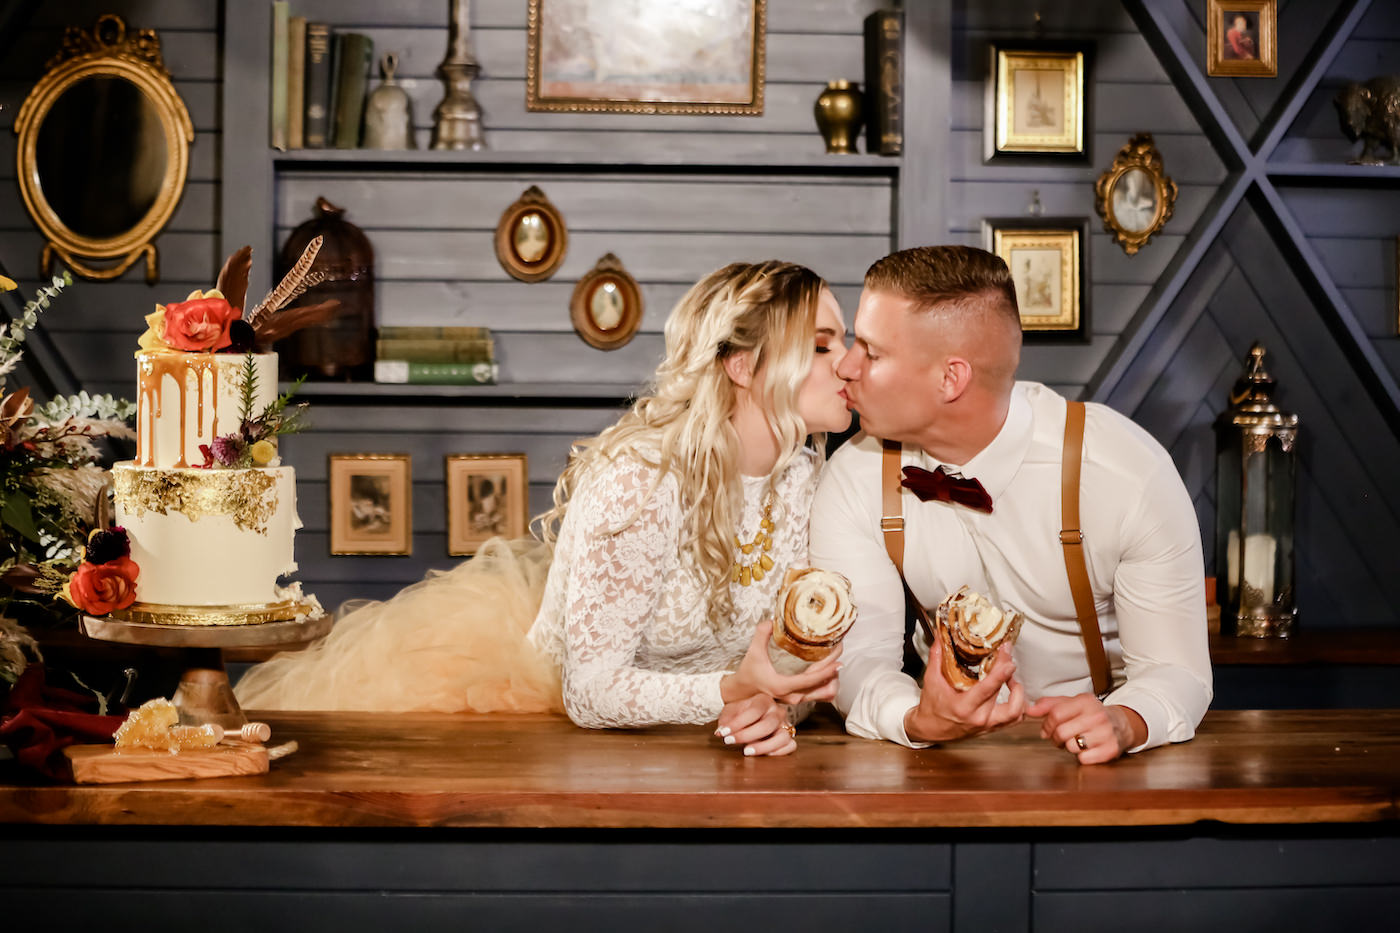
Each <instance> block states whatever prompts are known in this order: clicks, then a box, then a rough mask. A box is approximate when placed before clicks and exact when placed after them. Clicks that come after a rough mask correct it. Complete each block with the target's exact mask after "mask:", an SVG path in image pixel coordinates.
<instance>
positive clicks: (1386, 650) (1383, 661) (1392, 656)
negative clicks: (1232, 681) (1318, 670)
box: [1210, 628, 1400, 665]
mask: <svg viewBox="0 0 1400 933" xmlns="http://www.w3.org/2000/svg"><path fill="white" fill-rule="evenodd" d="M1210 658H1211V661H1212V662H1213V663H1214V664H1216V665H1287V664H1373V665H1392V664H1400V629H1394V628H1338V629H1303V630H1301V631H1298V632H1296V633H1295V634H1294V635H1293V636H1292V637H1291V638H1237V637H1235V636H1232V635H1212V636H1210Z"/></svg>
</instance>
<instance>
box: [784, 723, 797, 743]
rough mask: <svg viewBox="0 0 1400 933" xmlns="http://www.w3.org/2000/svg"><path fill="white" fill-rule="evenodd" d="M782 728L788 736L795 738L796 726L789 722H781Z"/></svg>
mask: <svg viewBox="0 0 1400 933" xmlns="http://www.w3.org/2000/svg"><path fill="white" fill-rule="evenodd" d="M783 728H784V729H786V730H787V734H788V737H789V738H794V739H795V738H797V727H796V726H794V725H793V724H792V723H790V722H785V723H783Z"/></svg>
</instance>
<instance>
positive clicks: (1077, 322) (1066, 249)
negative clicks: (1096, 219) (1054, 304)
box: [985, 217, 1088, 339]
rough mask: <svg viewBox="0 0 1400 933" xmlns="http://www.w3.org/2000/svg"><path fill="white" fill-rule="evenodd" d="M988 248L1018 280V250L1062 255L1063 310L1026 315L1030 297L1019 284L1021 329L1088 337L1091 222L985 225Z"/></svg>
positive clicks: (1005, 220) (999, 221) (1006, 220)
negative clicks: (1088, 234)
mask: <svg viewBox="0 0 1400 933" xmlns="http://www.w3.org/2000/svg"><path fill="white" fill-rule="evenodd" d="M985 223H986V232H987V240H988V241H989V242H988V244H987V248H988V249H989V250H990V251H991V252H993V253H995V254H996V255H998V256H1000V257H1001V258H1002V260H1003V261H1005V262H1006V264H1007V266H1008V268H1010V269H1011V273H1012V277H1013V278H1014V277H1015V276H1016V269H1015V266H1014V265H1013V262H1012V260H1013V253H1014V252H1015V251H1016V250H1024V249H1032V250H1054V251H1055V252H1057V253H1058V254H1059V260H1058V273H1059V274H1058V278H1059V288H1060V307H1059V309H1058V311H1057V312H1056V313H1055V314H1026V312H1025V308H1026V305H1027V296H1026V295H1025V294H1023V293H1022V289H1021V285H1020V283H1018V284H1017V287H1016V290H1017V295H1016V298H1017V303H1018V304H1019V305H1020V306H1021V329H1022V330H1023V331H1025V332H1026V333H1027V334H1036V335H1038V336H1044V337H1050V336H1054V337H1057V338H1058V337H1072V338H1078V339H1086V338H1087V336H1088V327H1087V324H1088V301H1087V297H1086V295H1085V290H1084V283H1085V280H1086V275H1085V272H1086V259H1087V253H1086V248H1085V240H1086V237H1085V234H1086V232H1087V227H1088V219H1087V218H1083V217H1077V218H1075V217H1036V218H1023V217H1007V218H992V219H988V220H987V221H986V222H985Z"/></svg>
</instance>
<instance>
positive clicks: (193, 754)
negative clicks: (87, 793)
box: [63, 741, 268, 784]
mask: <svg viewBox="0 0 1400 933" xmlns="http://www.w3.org/2000/svg"><path fill="white" fill-rule="evenodd" d="M63 754H65V755H67V756H68V762H69V764H70V765H71V767H72V769H73V780H74V781H75V782H77V783H79V784H118V783H123V782H126V781H175V780H181V779H184V778H207V777H230V776H233V775H239V774H266V773H267V768H268V757H267V747H266V746H264V745H261V744H258V743H256V742H235V741H224V742H220V743H219V744H218V745H215V746H213V747H212V748H200V749H190V750H187V751H182V752H180V753H178V754H173V755H172V754H171V753H170V752H164V751H155V750H153V749H149V748H116V747H114V746H112V745H70V746H68V747H67V748H65V749H64V750H63Z"/></svg>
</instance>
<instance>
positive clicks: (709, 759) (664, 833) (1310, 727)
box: [0, 710, 1400, 933]
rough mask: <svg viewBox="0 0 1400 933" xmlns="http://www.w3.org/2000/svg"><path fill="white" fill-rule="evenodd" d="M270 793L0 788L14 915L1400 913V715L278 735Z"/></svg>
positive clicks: (675, 918)
mask: <svg viewBox="0 0 1400 933" xmlns="http://www.w3.org/2000/svg"><path fill="white" fill-rule="evenodd" d="M254 715H255V716H256V718H259V719H263V720H265V721H267V722H268V723H269V724H270V725H271V726H272V731H273V735H272V744H274V745H275V744H277V743H281V742H287V741H289V740H293V739H294V740H296V742H297V743H298V745H299V749H298V751H296V752H295V753H293V754H291V755H289V756H287V757H285V758H282V759H279V760H276V761H274V762H273V763H272V767H271V771H270V772H269V773H268V774H264V775H256V776H246V777H229V778H213V779H206V780H198V781H193V780H183V781H165V782H149V783H141V784H113V785H86V786H73V785H53V784H38V783H34V784H29V783H9V784H3V785H0V903H4V904H6V905H7V906H8V907H9V909H10V910H11V912H13V914H14V915H15V916H29V917H39V916H43V917H47V918H49V919H50V921H51V923H50V925H52V926H54V928H56V929H79V928H83V927H87V926H92V927H99V926H104V925H110V921H111V920H112V918H114V917H123V916H139V917H141V918H142V922H141V926H140V929H142V930H143V931H151V930H161V929H169V930H181V931H184V930H188V929H189V925H190V923H191V922H192V918H197V919H198V925H199V927H200V928H201V931H202V933H206V931H215V930H223V929H228V930H246V929H249V928H260V927H265V926H267V925H268V918H270V917H275V918H276V922H275V923H273V924H272V927H273V928H279V929H335V930H346V931H358V930H366V931H369V930H374V931H382V930H384V929H405V930H436V929H443V930H454V931H460V930H464V929H481V930H497V929H501V930H516V929H518V930H538V929H548V928H551V926H553V927H559V926H563V925H565V924H567V928H568V929H569V931H570V933H576V931H583V930H608V931H610V933H615V931H617V930H631V929H660V930H696V931H706V933H713V931H715V930H722V929H726V928H729V929H736V930H739V929H766V928H775V929H796V930H803V931H809V930H825V929H839V930H852V929H870V930H901V929H919V930H921V931H927V930H935V931H936V930H952V931H969V933H971V931H978V933H984V931H988V930H1021V931H1027V933H1029V931H1031V930H1034V931H1035V933H1047V931H1066V933H1069V931H1082V930H1114V931H1118V930H1134V931H1138V930H1161V931H1164V933H1165V931H1176V930H1182V929H1229V930H1231V931H1232V933H1239V931H1244V930H1256V929H1257V930H1265V929H1277V928H1285V927H1286V928H1294V927H1300V928H1311V929H1317V930H1332V929H1356V928H1363V927H1365V928H1369V927H1371V926H1374V920H1375V918H1376V917H1377V916H1381V915H1386V914H1393V913H1394V912H1395V911H1396V910H1400V820H1397V815H1400V710H1355V711H1340V710H1334V711H1264V710H1251V711H1229V710H1222V711H1214V712H1211V713H1210V714H1209V715H1208V716H1207V717H1206V720H1205V722H1204V723H1203V724H1202V726H1201V729H1200V730H1199V733H1198V735H1197V737H1196V738H1195V740H1193V741H1192V742H1189V743H1185V744H1182V745H1176V746H1171V747H1167V748H1161V749H1156V750H1154V751H1151V752H1148V753H1145V754H1142V755H1137V756H1132V757H1130V758H1127V759H1124V760H1121V761H1118V762H1115V763H1113V764H1110V765H1107V766H1095V767H1080V766H1079V765H1078V764H1077V763H1076V762H1075V761H1074V760H1073V759H1072V758H1071V757H1070V756H1069V755H1068V754H1067V753H1065V752H1063V751H1060V750H1058V749H1055V748H1052V747H1050V746H1049V745H1048V744H1047V743H1045V742H1043V741H1042V740H1041V739H1040V738H1039V736H1038V731H1037V726H1036V725H1035V724H1031V723H1027V724H1024V725H1021V726H1018V727H1016V728H1013V729H1010V730H1006V731H1005V732H1002V733H998V734H996V735H991V736H986V737H982V738H979V739H975V740H970V741H966V742H962V743H956V744H953V745H949V746H947V747H943V748H934V749H925V750H920V751H912V750H909V749H905V748H901V747H897V746H894V745H891V744H888V743H879V742H871V741H866V740H863V739H857V738H853V737H850V736H847V735H845V734H844V732H842V731H841V729H840V726H839V724H838V723H837V722H835V721H834V720H833V719H829V718H823V719H821V720H820V721H818V722H815V723H810V724H807V725H804V726H803V728H802V729H801V730H800V732H799V737H798V738H799V743H800V746H799V749H798V751H797V753H796V754H795V755H792V756H790V757H787V758H783V759H771V760H754V759H746V758H744V757H743V756H742V755H740V754H738V753H736V752H735V751H734V750H732V749H726V748H724V747H723V746H722V745H721V744H720V743H719V742H718V740H716V739H714V738H713V736H712V735H711V734H710V732H709V730H708V729H705V728H692V727H667V728H657V729H649V730H642V731H638V732H609V731H604V732H596V731H588V730H583V729H578V728H575V727H574V726H573V725H571V724H570V723H569V722H567V721H566V720H563V719H559V718H552V717H542V716H441V715H365V714H325V713H308V714H275V715H273V714H267V715H265V716H257V714H254Z"/></svg>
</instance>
